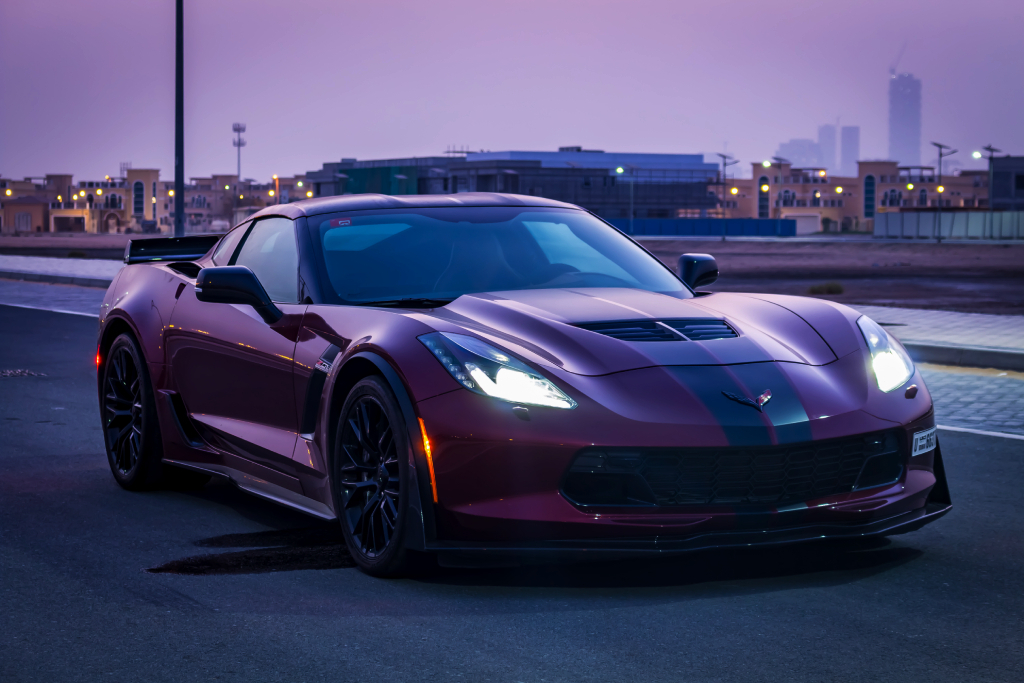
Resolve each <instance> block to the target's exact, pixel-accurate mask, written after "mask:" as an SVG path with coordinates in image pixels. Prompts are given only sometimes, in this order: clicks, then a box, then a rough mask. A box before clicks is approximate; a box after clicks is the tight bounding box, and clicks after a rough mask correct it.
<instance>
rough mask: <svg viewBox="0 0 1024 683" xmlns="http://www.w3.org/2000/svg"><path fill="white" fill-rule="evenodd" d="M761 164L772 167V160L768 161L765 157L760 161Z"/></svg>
mask: <svg viewBox="0 0 1024 683" xmlns="http://www.w3.org/2000/svg"><path fill="white" fill-rule="evenodd" d="M761 165H762V166H764V167H765V168H771V167H772V162H770V161H768V160H767V159H766V160H764V161H762V162H761Z"/></svg>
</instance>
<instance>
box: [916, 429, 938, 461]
mask: <svg viewBox="0 0 1024 683" xmlns="http://www.w3.org/2000/svg"><path fill="white" fill-rule="evenodd" d="M933 450H935V427H932V428H931V429H926V430H925V431H923V432H917V433H916V434H914V450H913V452H912V453H911V454H910V455H911V457H913V456H915V455H921V454H923V453H927V452H929V451H933Z"/></svg>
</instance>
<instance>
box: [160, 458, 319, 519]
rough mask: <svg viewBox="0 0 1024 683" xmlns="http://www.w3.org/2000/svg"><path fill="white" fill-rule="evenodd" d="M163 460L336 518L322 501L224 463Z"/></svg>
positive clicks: (281, 502)
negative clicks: (222, 478)
mask: <svg viewBox="0 0 1024 683" xmlns="http://www.w3.org/2000/svg"><path fill="white" fill-rule="evenodd" d="M164 462H165V463H167V464H168V465H174V466H176V467H184V468H185V469H188V470H194V471H196V472H202V473H204V474H212V475H215V476H218V477H224V478H226V479H228V480H229V481H230V482H231V483H232V484H234V485H235V486H237V487H238V488H240V489H241V490H243V491H245V492H246V493H251V494H253V495H255V496H259V497H260V498H265V499H266V500H269V501H272V502H274V503H277V504H278V505H283V506H285V507H289V508H291V509H293V510H298V511H299V512H304V513H306V514H307V515H311V516H313V517H316V518H318V519H325V520H328V521H333V520H335V519H337V517H336V516H335V515H334V511H332V510H331V508H329V507H327V506H326V505H324V504H323V503H320V502H318V501H315V500H313V499H312V498H307V497H306V496H303V495H300V494H298V493H295V492H294V491H289V490H288V489H286V488H284V487H282V486H278V485H277V484H274V483H271V482H269V481H266V480H265V479H260V478H259V477H254V476H253V475H251V474H247V473H245V472H241V471H239V470H236V469H234V468H232V467H227V466H225V465H216V464H213V463H206V462H204V463H197V462H186V461H182V460H170V459H168V458H164Z"/></svg>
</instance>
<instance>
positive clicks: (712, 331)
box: [576, 318, 738, 342]
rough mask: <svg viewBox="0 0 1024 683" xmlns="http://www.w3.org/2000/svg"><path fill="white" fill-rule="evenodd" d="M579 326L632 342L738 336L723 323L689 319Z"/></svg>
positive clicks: (707, 319) (585, 324) (696, 339)
mask: <svg viewBox="0 0 1024 683" xmlns="http://www.w3.org/2000/svg"><path fill="white" fill-rule="evenodd" d="M576 327H580V328H582V329H584V330H590V331H591V332H597V333H598V334H603V335H606V336H608V337H613V338H615V339H621V340H623V341H631V342H651V341H707V340H709V339H731V338H733V337H736V336H738V335H737V334H736V331H735V330H733V329H732V328H731V327H729V324H728V323H726V322H725V321H724V320H718V319H715V318H691V319H686V320H617V321H615V322H599V323H579V324H577V325H576Z"/></svg>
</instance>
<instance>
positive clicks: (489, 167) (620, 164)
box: [306, 147, 718, 218]
mask: <svg viewBox="0 0 1024 683" xmlns="http://www.w3.org/2000/svg"><path fill="white" fill-rule="evenodd" d="M306 177H307V179H308V181H309V183H310V184H311V185H312V191H313V193H314V196H317V197H324V196H330V195H338V194H361V193H365V192H379V193H381V194H391V195H398V194H449V193H451V194H457V193H460V192H508V193H512V194H524V195H535V196H539V197H546V198H548V199H556V200H559V201H564V202H569V203H572V204H578V205H580V206H582V207H584V208H586V209H588V210H590V211H593V212H594V213H596V214H597V215H599V216H603V217H605V218H628V217H629V215H630V208H631V207H632V209H633V211H632V213H633V216H634V217H636V218H679V217H684V216H707V215H708V214H709V212H712V213H713V212H714V210H715V197H714V195H713V194H711V195H709V194H708V185H709V183H714V182H715V181H716V179H717V177H718V166H717V165H716V164H714V163H708V162H706V161H705V160H704V156H703V155H701V154H634V153H614V152H612V153H609V152H604V151H601V150H586V149H583V148H582V147H561V148H559V149H558V151H557V152H546V151H540V152H530V151H525V152H524V151H504V152H466V153H458V154H453V155H449V156H440V157H412V158H404V159H375V160H366V161H358V160H356V159H342V160H341V161H338V162H328V163H325V164H324V165H323V168H321V169H320V170H317V171H310V172H309V173H307V174H306Z"/></svg>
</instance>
